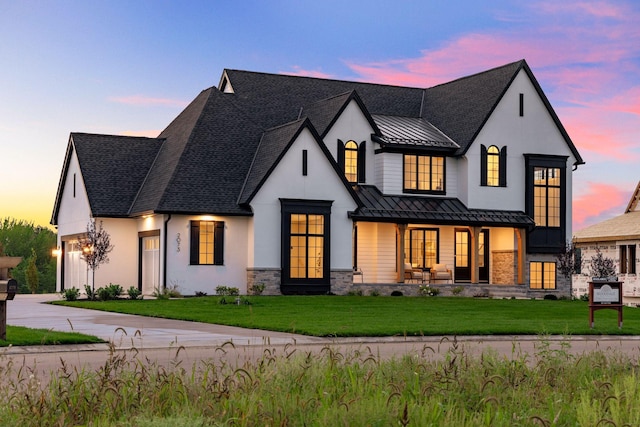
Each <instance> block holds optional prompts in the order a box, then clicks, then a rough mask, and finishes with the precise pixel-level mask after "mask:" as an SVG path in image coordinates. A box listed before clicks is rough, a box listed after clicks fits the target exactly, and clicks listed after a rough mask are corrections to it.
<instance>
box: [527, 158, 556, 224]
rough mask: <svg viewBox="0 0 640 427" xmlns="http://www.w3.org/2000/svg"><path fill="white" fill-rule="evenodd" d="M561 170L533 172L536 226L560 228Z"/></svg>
mask: <svg viewBox="0 0 640 427" xmlns="http://www.w3.org/2000/svg"><path fill="white" fill-rule="evenodd" d="M560 183H561V182H560V169H559V168H544V167H536V168H534V171H533V219H534V221H535V222H536V226H540V227H560V202H561V199H560Z"/></svg>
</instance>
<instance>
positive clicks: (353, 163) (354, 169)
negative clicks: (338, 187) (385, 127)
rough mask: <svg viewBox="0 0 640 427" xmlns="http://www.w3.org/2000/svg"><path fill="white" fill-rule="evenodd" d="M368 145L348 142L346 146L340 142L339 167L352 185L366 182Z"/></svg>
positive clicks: (363, 142)
mask: <svg viewBox="0 0 640 427" xmlns="http://www.w3.org/2000/svg"><path fill="white" fill-rule="evenodd" d="M366 148H367V146H366V143H365V141H362V142H361V143H360V144H358V143H356V142H355V141H347V142H346V144H345V143H343V142H342V141H341V140H338V166H340V169H342V170H343V171H344V175H345V178H347V181H349V182H350V183H351V184H357V183H358V182H365V181H366V174H365V159H366Z"/></svg>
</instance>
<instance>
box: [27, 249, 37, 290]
mask: <svg viewBox="0 0 640 427" xmlns="http://www.w3.org/2000/svg"><path fill="white" fill-rule="evenodd" d="M37 259H38V256H37V255H36V251H35V249H33V248H31V256H30V257H29V259H28V260H27V270H26V272H25V275H26V279H27V287H28V288H29V290H30V291H31V293H32V294H35V293H36V292H37V291H38V285H39V284H40V277H38V267H37V266H36V260H37Z"/></svg>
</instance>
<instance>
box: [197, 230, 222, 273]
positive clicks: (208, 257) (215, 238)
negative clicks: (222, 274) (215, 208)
mask: <svg viewBox="0 0 640 427" xmlns="http://www.w3.org/2000/svg"><path fill="white" fill-rule="evenodd" d="M223 253H224V221H191V253H190V264H191V265H223V264H224V256H223Z"/></svg>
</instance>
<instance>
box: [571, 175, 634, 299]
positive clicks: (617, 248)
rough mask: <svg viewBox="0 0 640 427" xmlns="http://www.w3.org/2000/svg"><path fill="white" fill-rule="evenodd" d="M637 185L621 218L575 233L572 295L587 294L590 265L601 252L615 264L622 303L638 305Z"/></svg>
mask: <svg viewBox="0 0 640 427" xmlns="http://www.w3.org/2000/svg"><path fill="white" fill-rule="evenodd" d="M638 200H640V182H638V184H637V185H636V188H635V190H634V192H633V194H632V195H631V199H630V200H629V204H628V205H627V208H626V209H625V211H624V213H623V214H622V215H618V216H616V217H614V218H611V219H608V220H605V221H602V222H599V223H597V224H594V225H592V226H590V227H586V228H584V229H582V230H580V231H577V232H576V233H575V234H574V236H573V244H574V247H575V248H576V252H577V254H578V257H577V258H578V259H579V260H580V261H579V268H578V271H579V272H578V273H577V274H574V275H573V276H572V281H573V289H572V290H573V295H574V296H576V297H579V296H582V295H585V294H587V293H588V292H589V281H590V280H591V277H590V274H589V273H590V271H589V261H590V260H591V257H592V256H594V255H595V254H596V251H600V252H601V253H602V255H603V256H604V257H607V258H611V259H613V260H614V261H615V264H616V271H617V272H618V280H620V281H621V282H624V283H623V285H622V302H623V303H625V304H628V305H634V306H637V305H640V280H638V245H640V206H638Z"/></svg>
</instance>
